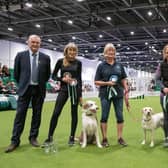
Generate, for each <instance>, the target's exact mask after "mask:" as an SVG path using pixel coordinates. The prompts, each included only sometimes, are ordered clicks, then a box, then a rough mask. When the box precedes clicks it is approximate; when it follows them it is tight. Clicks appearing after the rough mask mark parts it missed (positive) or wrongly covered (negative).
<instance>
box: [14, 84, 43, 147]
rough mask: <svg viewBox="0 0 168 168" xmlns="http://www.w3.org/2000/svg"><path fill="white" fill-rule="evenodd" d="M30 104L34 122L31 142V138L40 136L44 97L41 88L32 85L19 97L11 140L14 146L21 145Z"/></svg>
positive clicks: (32, 123) (30, 135) (30, 134)
mask: <svg viewBox="0 0 168 168" xmlns="http://www.w3.org/2000/svg"><path fill="white" fill-rule="evenodd" d="M30 102H32V120H31V128H30V133H29V140H30V139H31V138H37V136H38V133H39V127H40V123H41V111H42V105H43V102H44V95H42V94H41V92H40V88H39V86H33V85H30V86H29V87H28V89H27V91H26V92H25V93H24V95H23V96H19V97H18V100H17V111H16V116H15V120H14V127H13V133H12V138H11V141H12V143H13V144H19V143H20V136H21V134H22V132H23V129H24V125H25V119H26V114H27V109H28V107H29V104H30Z"/></svg>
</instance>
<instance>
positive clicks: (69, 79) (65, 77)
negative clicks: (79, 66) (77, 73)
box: [62, 76, 72, 84]
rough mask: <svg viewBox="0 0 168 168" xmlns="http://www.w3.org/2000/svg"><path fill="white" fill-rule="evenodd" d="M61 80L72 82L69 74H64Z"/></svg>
mask: <svg viewBox="0 0 168 168" xmlns="http://www.w3.org/2000/svg"><path fill="white" fill-rule="evenodd" d="M62 81H63V82H65V83H68V84H69V83H71V82H72V78H71V77H69V76H64V77H63V78H62Z"/></svg>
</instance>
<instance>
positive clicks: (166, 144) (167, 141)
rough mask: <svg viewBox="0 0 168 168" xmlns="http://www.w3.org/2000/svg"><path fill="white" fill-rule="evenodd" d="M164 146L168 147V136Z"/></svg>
mask: <svg viewBox="0 0 168 168" xmlns="http://www.w3.org/2000/svg"><path fill="white" fill-rule="evenodd" d="M163 146H164V147H165V148H168V137H167V138H166V139H165V141H164V144H163Z"/></svg>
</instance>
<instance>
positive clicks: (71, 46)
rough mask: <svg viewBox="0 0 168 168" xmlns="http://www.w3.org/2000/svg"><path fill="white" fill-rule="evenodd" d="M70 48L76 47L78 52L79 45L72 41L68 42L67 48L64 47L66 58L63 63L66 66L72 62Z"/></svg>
mask: <svg viewBox="0 0 168 168" xmlns="http://www.w3.org/2000/svg"><path fill="white" fill-rule="evenodd" d="M69 48H73V49H75V50H76V52H77V53H78V47H77V45H76V44H75V43H72V42H70V43H68V44H67V45H66V46H65V48H64V60H63V65H64V66H68V65H70V63H69V61H68V49H69Z"/></svg>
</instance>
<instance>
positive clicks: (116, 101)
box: [100, 98, 124, 123]
mask: <svg viewBox="0 0 168 168" xmlns="http://www.w3.org/2000/svg"><path fill="white" fill-rule="evenodd" d="M100 101H101V108H102V116H101V120H100V121H101V123H107V120H108V116H109V112H110V107H111V102H113V106H114V111H115V116H116V119H117V123H123V122H124V119H123V98H113V99H111V100H108V99H106V98H100Z"/></svg>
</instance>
